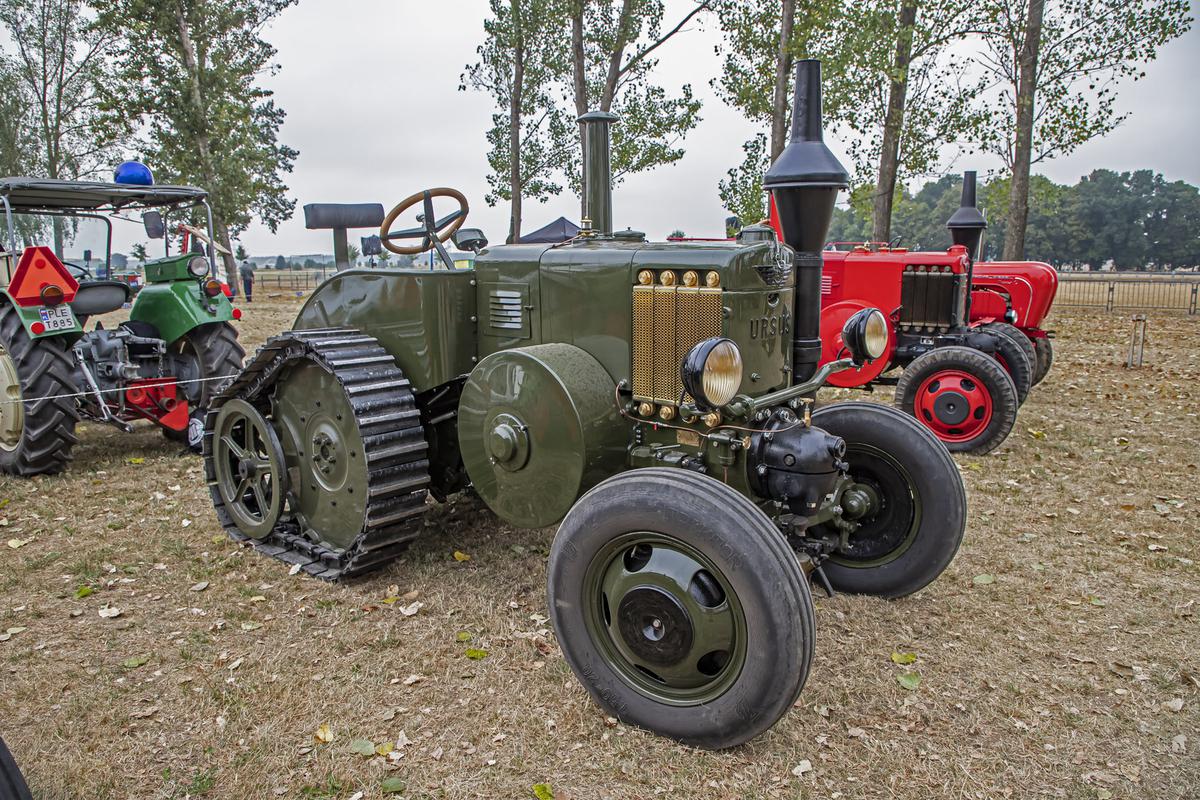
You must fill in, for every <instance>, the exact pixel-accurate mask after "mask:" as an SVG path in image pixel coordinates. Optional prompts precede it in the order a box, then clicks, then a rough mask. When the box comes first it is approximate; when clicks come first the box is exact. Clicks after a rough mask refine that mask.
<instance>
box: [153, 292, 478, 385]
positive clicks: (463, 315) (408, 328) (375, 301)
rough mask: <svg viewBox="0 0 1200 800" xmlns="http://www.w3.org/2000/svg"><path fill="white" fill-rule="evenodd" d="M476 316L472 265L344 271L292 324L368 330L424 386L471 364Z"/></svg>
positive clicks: (463, 370)
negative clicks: (454, 268)
mask: <svg viewBox="0 0 1200 800" xmlns="http://www.w3.org/2000/svg"><path fill="white" fill-rule="evenodd" d="M143 291H144V290H143ZM475 314H476V312H475V271H474V270H469V269H464V270H454V271H450V270H415V269H412V270H409V269H387V270H372V269H348V270H343V271H342V272H339V273H337V274H335V275H333V276H331V277H330V278H329V279H328V280H326V281H325V282H324V283H322V284H321V285H320V286H318V287H317V288H316V290H314V291H313V293H312V296H311V297H309V298H308V301H307V302H306V303H305V304H304V307H303V308H301V309H300V313H299V314H298V315H296V322H295V323H294V324H293V326H292V327H293V329H295V330H312V329H314V328H343V327H344V328H355V329H356V330H360V331H362V332H363V333H365V334H367V335H368V336H373V337H375V338H376V339H377V340H378V341H379V344H380V345H382V346H383V348H384V349H385V350H387V351H388V352H389V353H390V354H391V356H392V358H394V359H396V364H397V365H398V366H399V367H400V369H401V370H403V371H404V375H405V377H406V378H408V380H409V381H411V382H412V385H413V389H414V390H415V391H417V392H423V391H425V390H426V389H432V388H434V387H435V386H441V385H442V384H444V383H448V382H450V381H452V380H454V379H455V378H458V377H460V376H463V375H466V374H467V373H469V372H470V371H471V370H472V369H473V368H474V366H475V362H476V352H475V341H476V332H475V329H476V316H475Z"/></svg>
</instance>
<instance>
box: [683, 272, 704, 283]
mask: <svg viewBox="0 0 1200 800" xmlns="http://www.w3.org/2000/svg"><path fill="white" fill-rule="evenodd" d="M699 283H700V276H699V275H697V274H696V272H695V270H690V269H689V270H688V271H687V272H685V273H683V285H684V286H687V287H689V288H690V287H692V286H696V285H697V284H699Z"/></svg>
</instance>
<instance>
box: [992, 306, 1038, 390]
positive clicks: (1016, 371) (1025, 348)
mask: <svg viewBox="0 0 1200 800" xmlns="http://www.w3.org/2000/svg"><path fill="white" fill-rule="evenodd" d="M983 329H984V330H985V331H987V332H988V333H994V334H996V338H997V351H998V352H999V354H1000V355H1002V356H1004V362H1005V363H1006V364H1007V365H1008V375H1009V377H1011V378H1012V379H1013V385H1014V386H1015V387H1016V389H1017V402H1018V403H1020V404H1022V405H1024V404H1025V398H1027V397H1029V390H1030V389H1032V388H1033V384H1034V380H1033V378H1034V374H1035V373H1036V367H1037V353H1036V352H1035V351H1034V349H1033V342H1031V341H1029V337H1028V336H1026V335H1025V334H1023V333H1021V331H1020V330H1018V329H1017V328H1015V327H1013V326H1012V325H1009V324H1008V323H1007V322H989V323H987V324H986V325H984V326H983ZM1018 352H1019V353H1021V355H1022V356H1023V357H1022V358H1017V355H1016V354H1017V353H1018Z"/></svg>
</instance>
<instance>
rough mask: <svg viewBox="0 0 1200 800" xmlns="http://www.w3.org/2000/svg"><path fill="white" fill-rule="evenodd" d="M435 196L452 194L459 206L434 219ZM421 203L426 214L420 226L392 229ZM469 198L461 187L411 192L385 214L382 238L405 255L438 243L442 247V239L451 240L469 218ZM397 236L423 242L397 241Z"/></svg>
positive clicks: (421, 251) (394, 251)
mask: <svg viewBox="0 0 1200 800" xmlns="http://www.w3.org/2000/svg"><path fill="white" fill-rule="evenodd" d="M435 197H452V198H454V199H455V200H457V201H458V210H457V211H452V212H450V213H449V214H447V215H446V216H444V217H442V218H441V219H437V220H435V219H434V216H433V198H435ZM417 203H422V205H423V208H422V214H421V216H420V217H418V219H419V220H420V221H421V222H422V223H423V224H422V225H421V226H419V227H416V228H405V229H404V230H402V231H396V232H395V233H393V232H392V225H393V223H395V221H396V220H397V219H398V218H399V217H400V215H401V214H403V213H404V212H405V211H407V210H408V209H410V208H412V207H413V206H415V205H416V204H417ZM469 210H470V209H469V207H468V206H467V198H466V197H464V196H463V193H462V192H460V191H458V190H457V189H449V188H446V187H441V188H438V189H424V190H422V191H419V192H416V193H414V194H411V195H409V196H408V197H407V198H405V199H404V200H401V201H400V204H399V205H397V206H396V207H395V208H393V209H392V210H391V211H389V212H388V214H387V216H386V217H384V218H383V224H382V225H380V226H379V239H380V242H381V243H382V244H383V246H384V247H386V248H387V249H388V250H391V251H392V252H393V253H395V254H397V255H401V256H414V255H416V254H417V253H424V252H425V251H426V250H429V249H431V248H433V247H437V248H438V250H439V251H442V250H443V248H442V247H441V245H442V243H443V242H445V241H447V240H448V239H449V238H450V237H451V236H453V235H454V234H455V233H457V232H458V229H459V228H461V227H462V224H463V223H464V222H466V221H467V212H468V211H469ZM397 239H420V240H421V242H420V244H414V245H404V246H400V245H395V244H392V242H393V241H395V240H397Z"/></svg>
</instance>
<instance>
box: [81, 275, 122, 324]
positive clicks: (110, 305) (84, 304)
mask: <svg viewBox="0 0 1200 800" xmlns="http://www.w3.org/2000/svg"><path fill="white" fill-rule="evenodd" d="M129 295H130V288H129V284H127V283H125V282H124V281H109V280H106V281H80V282H79V290H78V291H76V292H75V299H74V300H72V301H71V302H70V303H69V305H70V306H71V310H72V311H74V312H75V316H77V317H91V316H95V315H96V314H107V313H108V312H110V311H116V310H117V309H118V308H120V307H121V306H123V305H125V304H126V303H128V302H129Z"/></svg>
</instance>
